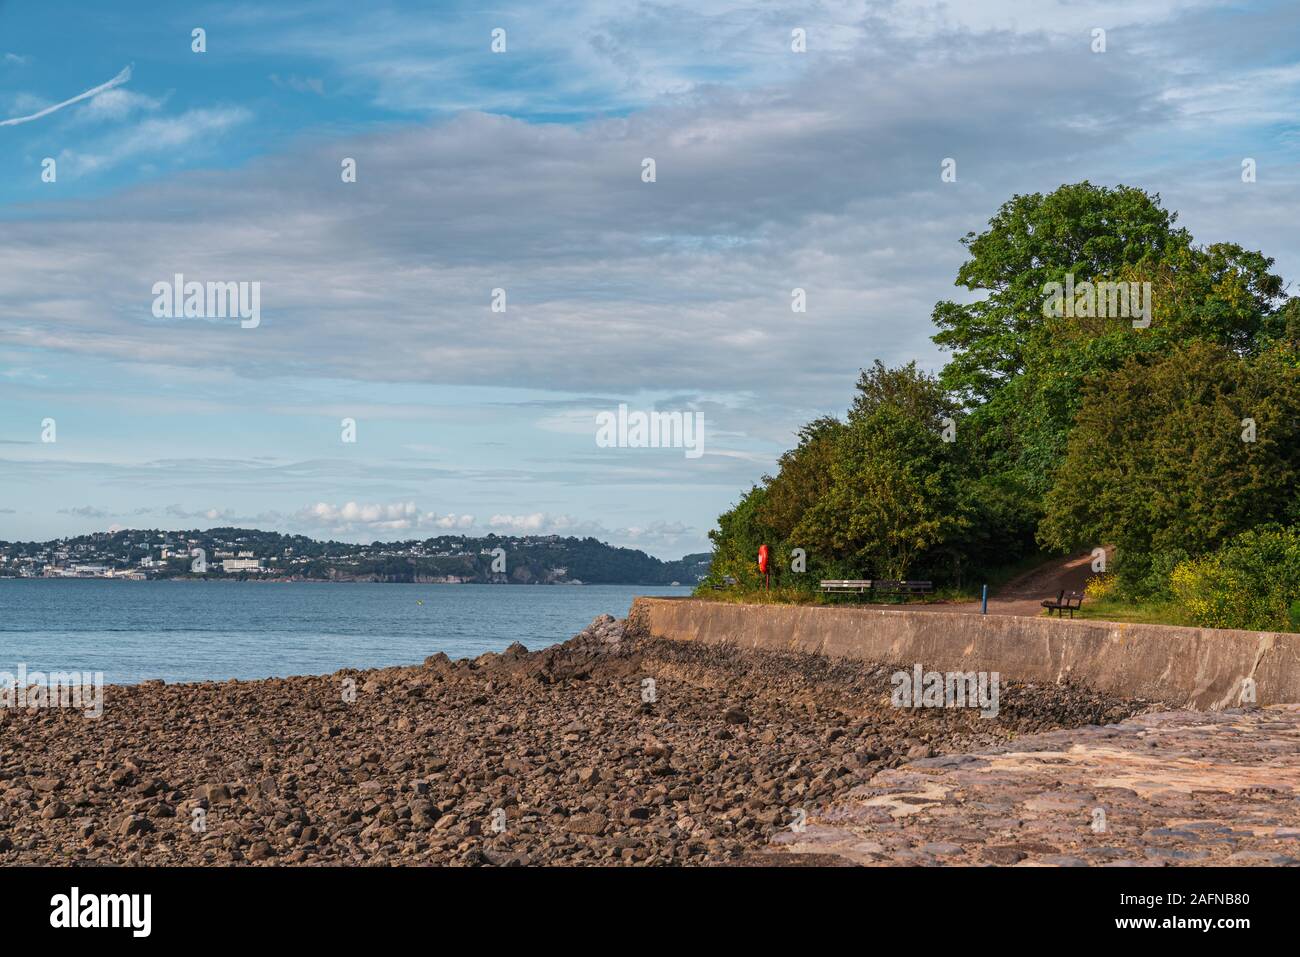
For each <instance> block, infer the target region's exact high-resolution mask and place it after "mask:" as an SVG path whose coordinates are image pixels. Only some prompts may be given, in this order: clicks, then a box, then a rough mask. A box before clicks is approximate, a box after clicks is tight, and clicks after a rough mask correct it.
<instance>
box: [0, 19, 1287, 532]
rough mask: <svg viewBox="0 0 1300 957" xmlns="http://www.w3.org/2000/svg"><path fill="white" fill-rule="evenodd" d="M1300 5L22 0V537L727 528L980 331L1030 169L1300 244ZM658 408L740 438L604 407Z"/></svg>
mask: <svg viewBox="0 0 1300 957" xmlns="http://www.w3.org/2000/svg"><path fill="white" fill-rule="evenodd" d="M76 8H80V9H76ZM363 8H364V9H363ZM196 28H202V29H203V30H205V31H206V52H202V53H196V52H194V51H193V49H192V46H193V44H194V40H193V31H194V30H195V29H196ZM498 29H500V30H504V31H505V34H504V37H505V51H504V52H494V51H493V50H492V43H493V31H494V30H498ZM1097 29H1101V30H1104V31H1105V51H1104V52H1094V50H1093V47H1094V46H1095V45H1096V42H1095V40H1094V31H1095V30H1097ZM795 30H802V31H804V33H805V34H806V38H807V40H806V47H807V49H806V52H796V51H795V50H793V49H792V32H793V31H795ZM1297 37H1300V8H1298V7H1297V5H1296V4H1294V3H1293V2H1277V3H1269V2H1257V3H1223V2H1215V3H1208V2H1207V3H1194V2H1175V0H1124V2H1111V3H1098V4H1085V3H1063V2H1060V3H1058V2H1051V0H981V2H978V3H974V2H971V3H930V2H925V0H904V2H880V3H875V2H834V0H828V2H821V3H818V2H810V3H780V2H774V3H740V2H727V0H689V2H687V0H682V2H680V3H679V2H641V3H633V2H629V3H613V2H608V3H606V2H590V3H579V2H560V0H541V2H536V0H535V2H530V3H502V4H497V5H493V6H491V7H490V8H488V9H485V8H484V5H482V4H477V3H442V2H439V3H432V4H430V3H419V4H416V3H411V4H400V3H383V2H380V3H375V4H366V5H358V4H356V3H355V2H340V3H328V2H325V3H321V2H317V3H312V4H309V5H307V4H297V3H289V2H286V3H280V4H274V5H264V4H247V5H244V4H239V3H229V2H222V3H214V4H210V5H208V4H187V3H168V4H137V3H131V2H120V3H113V4H102V3H93V2H84V3H70V4H66V5H58V6H57V7H56V6H52V5H49V4H22V3H15V2H4V0H0V539H16V538H17V539H31V538H37V539H45V538H51V537H55V536H59V535H65V534H74V533H80V532H86V531H93V530H102V529H106V528H110V527H115V526H124V527H164V528H179V527H206V526H210V525H228V524H238V525H245V526H257V527H262V528H275V529H280V530H286V531H295V532H304V533H307V534H312V535H317V536H326V535H329V536H334V537H339V538H346V539H350V540H358V541H370V540H374V539H396V538H410V537H424V536H426V535H433V534H437V533H438V532H439V530H440V529H456V530H465V531H468V532H470V533H473V534H481V533H486V532H487V531H490V530H496V531H512V532H535V533H548V532H560V533H564V534H593V535H596V536H598V537H600V538H603V539H607V540H610V541H613V542H616V543H618V544H627V545H633V546H636V547H640V548H644V549H646V550H647V551H650V552H652V553H654V554H658V555H661V556H669V557H676V556H679V555H681V554H683V553H686V552H690V551H697V550H702V549H704V548H706V547H707V541H706V535H707V532H708V530H709V528H710V527H712V524H713V521H714V518H715V517H716V515H717V514H718V513H719V512H720V511H721V510H723V509H724V508H726V507H727V506H728V505H729V504H731V503H732V502H733V501H734V500H735V499H736V496H737V494H738V493H739V492H740V491H741V490H743V489H744V488H747V487H748V486H749V485H750V484H751V483H753V482H754V481H756V480H757V479H759V477H760V476H762V475H763V474H764V472H767V471H770V470H771V468H772V465H773V462H774V461H775V458H776V456H777V455H779V454H780V452H781V451H782V450H784V449H785V448H787V447H788V446H789V445H790V444H791V443H792V441H793V435H794V432H795V430H796V429H797V428H798V426H799V425H800V424H801V423H803V422H805V421H807V420H808V419H810V418H813V417H815V416H817V415H820V414H825V413H828V412H841V411H843V409H844V408H845V407H846V406H847V405H848V404H849V402H850V400H851V393H852V386H853V382H854V381H855V378H856V375H857V372H858V370H859V368H861V367H862V366H865V365H868V364H870V362H871V361H872V360H873V359H876V358H880V359H882V360H884V361H885V362H886V363H890V364H893V363H898V362H905V361H907V360H910V359H916V360H918V362H919V363H920V364H921V365H922V366H924V367H927V368H935V367H937V366H938V365H940V364H942V362H943V355H942V354H941V353H940V352H939V351H938V350H937V349H936V348H935V347H934V346H933V344H932V343H931V342H930V340H929V336H930V334H931V332H932V329H931V326H930V321H929V315H930V310H931V308H932V306H933V304H934V302H935V301H936V300H938V299H941V298H947V297H951V296H953V295H955V294H956V293H957V291H956V290H954V289H953V286H952V282H953V278H954V276H955V273H956V270H957V267H958V265H959V264H960V262H961V260H962V253H963V249H962V247H961V246H960V244H959V242H958V240H959V239H960V237H961V236H962V235H964V234H965V233H966V232H967V231H969V230H978V229H980V228H981V227H982V225H983V224H984V223H985V222H986V221H987V219H988V218H989V216H990V215H991V214H992V213H993V212H994V210H995V209H996V208H997V206H998V205H999V204H1000V203H1001V202H1003V201H1004V200H1005V199H1007V198H1008V197H1010V196H1011V195H1012V194H1014V193H1017V192H1032V191H1039V190H1050V189H1053V188H1055V187H1056V186H1058V185H1060V184H1061V183H1063V182H1073V181H1078V180H1082V179H1089V180H1091V181H1092V182H1094V183H1105V184H1116V183H1124V184H1129V185H1136V186H1141V187H1144V188H1147V189H1150V190H1153V191H1158V192H1159V193H1160V194H1161V195H1162V197H1163V200H1164V202H1165V203H1166V205H1167V206H1169V207H1171V208H1173V209H1177V210H1178V211H1179V212H1180V214H1181V220H1180V221H1181V222H1182V224H1183V225H1186V226H1188V227H1189V228H1190V229H1191V230H1192V232H1193V234H1194V235H1195V236H1196V238H1197V239H1198V240H1199V241H1202V242H1213V241H1218V240H1232V241H1236V242H1240V243H1242V244H1244V245H1246V246H1248V247H1252V248H1258V249H1262V250H1264V251H1265V252H1266V253H1268V254H1269V255H1272V256H1275V257H1276V258H1277V268H1278V270H1279V271H1280V272H1281V274H1282V275H1283V276H1284V277H1286V278H1288V279H1294V278H1296V277H1297V276H1300V239H1298V238H1297V231H1296V227H1295V224H1296V222H1297V221H1298V220H1300V215H1298V213H1300V201H1298V199H1300V191H1298V188H1300V150H1298V147H1300V127H1298V126H1297V114H1296V109H1295V108H1296V104H1297V100H1298V98H1297V92H1298V91H1300V42H1297ZM1246 157H1249V158H1252V159H1254V160H1255V161H1256V167H1257V171H1258V173H1257V181H1256V182H1254V183H1243V182H1242V177H1241V164H1242V160H1243V159H1244V158H1246ZM345 158H351V159H353V160H355V163H356V174H357V175H356V182H344V181H343V179H344V177H343V176H342V173H341V169H342V164H343V161H344V159H345ZM646 158H653V159H654V161H655V174H656V178H655V181H654V182H650V183H647V182H644V181H643V178H642V169H643V162H642V161H643V160H644V159H646ZM945 158H952V159H954V160H955V161H956V171H957V177H956V181H955V182H943V181H941V177H940V173H941V164H942V163H943V161H944V159H945ZM47 160H53V164H50V163H49V162H47ZM50 171H52V172H53V176H51V175H50ZM50 179H53V181H48V180H50ZM177 273H180V274H183V275H184V276H185V278H186V279H187V280H194V281H201V282H207V281H230V282H250V283H251V282H257V283H260V294H261V317H260V320H261V321H260V324H259V325H257V326H256V327H255V328H243V327H241V324H240V323H239V322H238V321H231V320H224V321H223V320H217V319H197V318H188V319H187V318H183V317H182V318H159V317H157V316H155V315H154V311H153V309H152V307H153V304H154V294H153V291H152V289H153V286H154V284H155V283H157V282H160V281H171V280H172V277H173V276H174V275H175V274H177ZM796 287H798V288H802V289H804V290H806V297H807V311H806V312H804V313H796V312H793V311H792V309H791V290H792V289H794V288H796ZM494 289H503V290H505V302H506V308H505V311H504V312H494V311H493V310H492V308H491V303H492V295H493V290H494ZM620 403H626V404H627V405H628V406H629V408H630V409H632V410H634V411H635V410H655V409H657V410H664V411H683V412H692V413H698V414H699V415H700V416H701V417H702V419H703V422H704V446H703V447H704V454H703V455H702V456H699V457H688V456H687V455H685V454H684V452H683V450H681V449H637V448H603V447H600V446H598V444H597V442H596V416H597V414H598V413H599V412H602V411H608V410H613V409H615V408H616V407H617V406H618V405H619V404H620ZM345 418H350V419H354V420H355V421H356V423H357V425H356V442H354V443H349V442H344V441H342V428H341V423H342V420H343V419H345ZM51 419H52V420H53V422H54V427H53V434H52V435H51V434H50V432H49V429H48V428H47V427H45V426H43V423H44V422H45V421H46V420H51ZM43 438H53V439H54V441H52V442H51V441H43Z"/></svg>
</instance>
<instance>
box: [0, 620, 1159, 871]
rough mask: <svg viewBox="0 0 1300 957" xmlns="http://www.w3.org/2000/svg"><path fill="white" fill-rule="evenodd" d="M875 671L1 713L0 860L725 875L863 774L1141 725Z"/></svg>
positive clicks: (386, 684)
mask: <svg viewBox="0 0 1300 957" xmlns="http://www.w3.org/2000/svg"><path fill="white" fill-rule="evenodd" d="M896 670H897V667H896V666H891V665H889V664H874V663H863V662H855V661H835V660H831V659H828V658H824V657H820V656H816V655H804V654H786V653H770V652H752V651H746V652H740V651H737V650H735V649H733V648H729V647H717V646H705V645H698V644H694V643H685V642H671V641H663V640H657V639H654V638H649V637H644V636H642V637H635V636H632V635H629V634H626V633H625V629H624V624H623V622H622V621H617V620H615V619H613V618H610V617H608V616H604V617H602V618H599V619H597V620H596V621H595V622H593V623H592V625H591V626H590V627H588V628H587V629H586V630H584V631H583V632H582V633H581V634H579V635H577V636H576V637H574V638H573V639H571V640H570V641H568V642H565V643H563V644H561V645H558V646H555V647H552V648H548V649H546V650H543V651H538V652H529V651H527V650H526V649H525V648H524V647H523V646H522V645H515V646H512V647H511V648H510V649H508V650H507V651H506V652H505V653H503V654H485V655H482V656H481V657H479V658H477V659H475V660H472V661H471V660H460V661H452V660H449V659H448V658H447V657H446V656H444V655H440V654H439V655H434V656H432V657H430V658H428V659H427V660H426V661H425V662H424V663H423V664H422V665H419V666H414V667H402V668H388V669H383V670H375V671H341V672H338V673H337V674H333V675H328V676H317V677H293V678H283V679H268V680H262V681H227V682H204V683H198V684H178V685H166V684H163V683H161V682H146V683H143V684H139V685H131V686H110V687H108V688H106V689H105V699H104V703H105V708H104V715H103V717H102V718H99V719H88V718H86V717H84V716H83V715H82V714H81V713H80V712H77V711H73V710H69V709H48V710H38V709H24V710H7V711H2V712H0V733H3V735H4V741H5V749H4V756H3V764H2V765H0V863H4V864H78V863H85V864H108V863H119V864H145V865H154V864H157V865H162V864H216V865H228V864H260V865H284V864H297V865H313V864H347V865H357V864H373V865H385V864H393V865H398V864H435V865H436V864H457V865H520V864H577V865H609V864H629V865H665V864H727V863H736V862H742V863H743V862H748V861H751V860H753V859H754V857H755V855H759V856H760V857H765V856H767V855H766V853H765V852H766V851H767V850H768V849H769V848H771V847H772V844H771V839H772V837H773V835H775V834H778V833H785V832H791V831H792V829H793V830H794V832H796V833H797V831H798V829H799V828H800V827H801V825H802V822H803V820H804V819H805V817H806V816H808V815H813V814H815V813H816V811H817V809H818V808H820V807H822V806H823V805H827V804H828V803H830V802H832V801H833V800H834V799H836V798H838V797H841V796H843V795H845V794H848V793H849V792H850V791H851V790H852V789H854V788H855V787H857V786H859V785H863V784H865V783H866V782H868V781H869V780H870V779H872V777H873V776H875V775H876V774H878V773H880V772H882V771H887V770H889V769H893V768H897V767H899V766H901V765H905V764H908V763H909V762H912V761H918V760H925V759H928V758H931V757H934V756H936V755H945V754H952V753H962V752H966V751H970V750H973V749H977V748H981V747H985V748H987V747H997V746H1001V745H1005V744H1007V743H1008V742H1010V741H1013V740H1015V739H1016V738H1018V737H1020V736H1023V735H1029V734H1033V733H1035V732H1043V731H1050V730H1053V729H1058V728H1063V727H1078V726H1083V725H1093V724H1098V723H1110V722H1116V721H1120V720H1122V719H1124V718H1128V717H1130V716H1132V715H1135V714H1141V713H1143V712H1147V711H1150V710H1152V708H1153V705H1152V703H1149V702H1134V701H1124V700H1119V699H1115V698H1110V697H1107V696H1104V695H1099V694H1096V693H1094V692H1091V691H1089V690H1087V689H1084V688H1079V687H1071V686H1055V685H1054V686H1050V687H1046V686H1043V687H1035V686H1032V685H1024V684H1017V683H1014V682H1011V683H1006V684H1004V686H1003V689H1002V694H1001V709H1000V713H999V714H998V716H997V717H996V718H995V719H982V718H981V717H980V716H979V713H978V711H976V710H973V709H926V710H917V711H911V710H904V709H896V708H894V707H891V705H890V687H891V685H890V675H891V674H892V673H893V672H894V671H896Z"/></svg>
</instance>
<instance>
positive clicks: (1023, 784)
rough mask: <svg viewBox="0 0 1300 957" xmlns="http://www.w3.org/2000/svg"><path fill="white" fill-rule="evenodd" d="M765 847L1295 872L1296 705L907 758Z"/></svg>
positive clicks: (878, 858)
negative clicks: (1273, 868)
mask: <svg viewBox="0 0 1300 957" xmlns="http://www.w3.org/2000/svg"><path fill="white" fill-rule="evenodd" d="M1097 809H1100V813H1099V812H1098V810H1097ZM1094 822H1095V824H1096V825H1097V826H1094ZM773 843H774V844H776V845H778V849H780V850H783V851H786V852H793V854H794V855H795V856H800V855H803V854H815V855H817V859H818V860H819V861H826V860H830V859H833V858H835V857H838V858H842V859H844V860H846V861H849V862H853V863H859V864H866V865H886V866H888V865H916V864H923V865H954V864H956V865H979V864H995V865H1014V866H1019V867H1025V866H1086V865H1105V866H1116V865H1118V866H1157V867H1158V866H1169V865H1180V866H1181V865H1193V866H1194V865H1210V864H1226V865H1231V866H1237V865H1244V866H1256V865H1292V866H1294V865H1297V864H1300V705H1278V706H1273V707H1269V708H1263V709H1252V710H1250V711H1242V710H1234V711H1224V712H1197V711H1174V712H1159V713H1155V714H1147V715H1142V716H1138V717H1135V718H1131V719H1129V720H1126V721H1123V722H1121V723H1119V724H1114V725H1108V726H1104V727H1098V726H1092V727H1084V728H1075V729H1068V730H1061V731H1051V732H1046V733H1042V734H1034V735H1030V736H1027V737H1023V738H1020V739H1018V740H1016V741H1013V742H1011V743H1010V744H1007V745H1000V746H997V747H993V748H989V749H984V750H979V751H974V752H971V753H969V754H961V755H945V756H942V757H937V758H928V759H924V760H919V761H913V762H911V763H909V764H906V765H903V766H901V767H898V768H893V769H889V770H884V771H881V772H879V773H877V774H876V775H874V776H873V777H872V778H871V779H870V780H869V781H868V782H867V783H866V784H864V785H861V786H859V787H857V788H854V789H853V790H852V791H850V792H848V793H847V794H846V795H844V796H843V797H842V798H840V799H838V800H836V801H835V802H833V803H831V804H829V805H827V806H825V807H824V808H823V809H821V810H820V811H816V812H814V813H811V814H810V815H809V817H808V823H807V827H806V829H805V830H804V831H802V832H801V833H794V832H793V831H784V832H781V833H778V834H777V835H776V836H774V838H773ZM763 856H765V857H768V858H769V859H773V858H781V857H784V856H785V855H784V854H770V853H769V854H766V855H763ZM771 862H772V863H779V862H780V861H778V860H772V861H771ZM790 863H794V860H791V861H790Z"/></svg>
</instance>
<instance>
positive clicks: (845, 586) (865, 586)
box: [821, 578, 872, 595]
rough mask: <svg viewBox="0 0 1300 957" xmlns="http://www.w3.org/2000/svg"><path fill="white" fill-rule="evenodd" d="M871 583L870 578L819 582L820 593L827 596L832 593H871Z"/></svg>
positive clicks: (828, 579)
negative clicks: (822, 592) (824, 593)
mask: <svg viewBox="0 0 1300 957" xmlns="http://www.w3.org/2000/svg"><path fill="white" fill-rule="evenodd" d="M871 585H872V581H871V579H870V578H863V579H856V578H827V579H823V580H822V582H821V589H822V591H824V592H826V593H827V594H831V593H834V592H856V593H857V594H859V595H861V594H862V593H863V592H864V591H871Z"/></svg>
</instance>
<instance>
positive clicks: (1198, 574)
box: [1170, 525, 1300, 631]
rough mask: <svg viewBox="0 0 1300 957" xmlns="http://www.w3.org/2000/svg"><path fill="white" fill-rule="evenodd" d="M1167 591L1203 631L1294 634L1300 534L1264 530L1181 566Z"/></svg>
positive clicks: (1299, 606)
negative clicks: (1211, 629)
mask: <svg viewBox="0 0 1300 957" xmlns="http://www.w3.org/2000/svg"><path fill="white" fill-rule="evenodd" d="M1170 588H1171V590H1172V591H1173V593H1174V595H1175V596H1176V597H1177V598H1178V599H1179V600H1180V601H1181V602H1182V603H1183V604H1184V606H1185V607H1186V609H1187V611H1188V613H1189V614H1190V615H1191V617H1192V620H1193V621H1195V622H1196V623H1197V624H1199V625H1204V626H1205V627H1208V628H1242V629H1246V630H1249V631H1297V630H1300V528H1297V527H1292V528H1283V527H1281V526H1278V525H1266V526H1261V527H1260V528H1256V529H1252V530H1250V531H1247V532H1243V533H1242V534H1240V535H1238V536H1236V537H1235V538H1233V539H1231V540H1230V541H1228V542H1227V543H1226V544H1225V545H1223V546H1222V547H1221V548H1220V549H1218V551H1215V552H1213V553H1211V554H1209V555H1206V556H1205V557H1203V558H1199V559H1193V560H1189V561H1185V562H1182V563H1181V564H1179V565H1178V567H1177V568H1175V569H1174V571H1173V574H1172V575H1171V576H1170Z"/></svg>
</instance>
